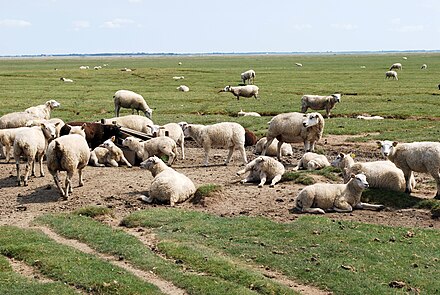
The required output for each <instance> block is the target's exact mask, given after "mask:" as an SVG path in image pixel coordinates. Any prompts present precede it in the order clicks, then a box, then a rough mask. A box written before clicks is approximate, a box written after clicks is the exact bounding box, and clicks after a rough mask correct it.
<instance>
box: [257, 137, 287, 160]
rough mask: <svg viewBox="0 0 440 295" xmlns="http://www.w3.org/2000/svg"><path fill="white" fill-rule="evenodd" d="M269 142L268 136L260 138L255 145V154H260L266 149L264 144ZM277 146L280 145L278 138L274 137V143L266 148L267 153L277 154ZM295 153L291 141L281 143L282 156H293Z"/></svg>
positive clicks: (270, 154)
mask: <svg viewBox="0 0 440 295" xmlns="http://www.w3.org/2000/svg"><path fill="white" fill-rule="evenodd" d="M266 142H267V138H266V137H262V138H260V140H259V141H257V144H256V145H255V152H254V153H255V154H257V155H260V154H261V153H262V152H263V150H264V145H265V144H266ZM277 146H278V139H276V138H274V140H273V141H272V143H271V144H270V145H269V146H268V147H267V149H266V155H267V156H272V157H273V156H276V155H277ZM291 155H293V150H292V146H291V145H290V144H289V143H285V142H284V143H283V144H282V145H281V156H291Z"/></svg>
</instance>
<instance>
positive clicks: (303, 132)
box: [262, 112, 324, 160]
mask: <svg viewBox="0 0 440 295" xmlns="http://www.w3.org/2000/svg"><path fill="white" fill-rule="evenodd" d="M323 132H324V118H323V117H322V115H321V114H319V113H309V114H303V113H296V112H292V113H283V114H279V115H276V116H275V117H273V118H272V120H270V122H269V128H268V130H267V135H266V137H267V142H266V144H265V145H264V149H263V152H262V155H263V156H265V155H266V151H267V147H268V146H270V145H271V144H272V141H273V140H274V139H275V138H276V139H278V145H277V158H278V160H281V145H282V144H283V143H284V142H288V143H293V142H304V150H305V151H306V152H313V151H314V150H315V143H316V142H317V141H318V140H320V139H321V137H322V133H323Z"/></svg>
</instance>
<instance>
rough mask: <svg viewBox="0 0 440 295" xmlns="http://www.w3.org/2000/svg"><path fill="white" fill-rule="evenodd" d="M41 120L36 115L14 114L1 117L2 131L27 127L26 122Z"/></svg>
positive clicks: (0, 127) (0, 125) (0, 126)
mask: <svg viewBox="0 0 440 295" xmlns="http://www.w3.org/2000/svg"><path fill="white" fill-rule="evenodd" d="M36 119H41V118H39V117H38V116H37V115H35V114H30V113H27V112H14V113H9V114H5V115H3V116H1V117H0V129H7V128H18V127H25V126H26V122H28V121H31V120H36Z"/></svg>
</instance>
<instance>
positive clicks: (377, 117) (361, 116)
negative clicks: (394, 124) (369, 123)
mask: <svg viewBox="0 0 440 295" xmlns="http://www.w3.org/2000/svg"><path fill="white" fill-rule="evenodd" d="M356 119H361V120H383V119H384V117H382V116H363V115H358V116H357V117H356Z"/></svg>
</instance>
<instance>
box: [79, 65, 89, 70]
mask: <svg viewBox="0 0 440 295" xmlns="http://www.w3.org/2000/svg"><path fill="white" fill-rule="evenodd" d="M89 68H90V67H89V66H80V67H79V69H80V70H87V69H89Z"/></svg>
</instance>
